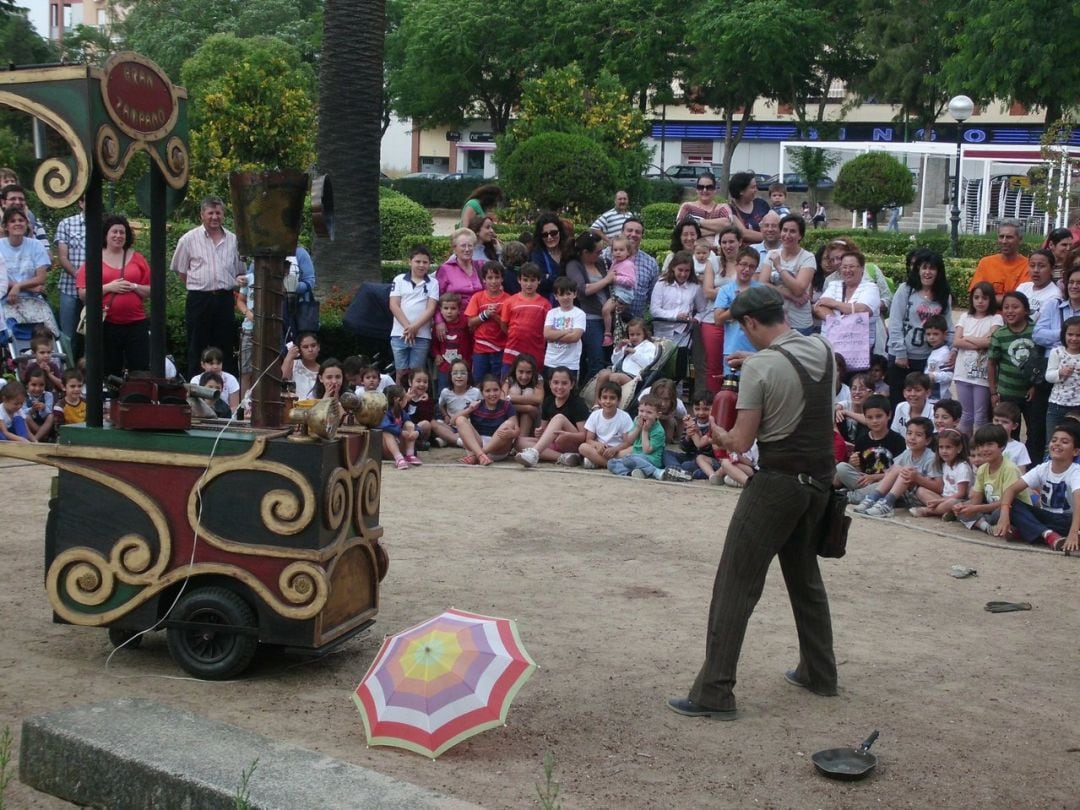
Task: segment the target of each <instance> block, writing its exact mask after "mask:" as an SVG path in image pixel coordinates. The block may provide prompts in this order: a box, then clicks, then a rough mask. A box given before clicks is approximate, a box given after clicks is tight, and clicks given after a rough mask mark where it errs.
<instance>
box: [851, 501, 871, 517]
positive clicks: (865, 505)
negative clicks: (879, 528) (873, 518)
mask: <svg viewBox="0 0 1080 810" xmlns="http://www.w3.org/2000/svg"><path fill="white" fill-rule="evenodd" d="M875 503H877V501H872V500H870V499H869V498H867V499H866V500H863V501H860V502H859V503H858V504H856V506H855V508H854V509H852V510H851V511H852V512H858V513H859V514H860V515H865V514H866V510H867V509H869V508H870V507H871V506H873V505H874V504H875Z"/></svg>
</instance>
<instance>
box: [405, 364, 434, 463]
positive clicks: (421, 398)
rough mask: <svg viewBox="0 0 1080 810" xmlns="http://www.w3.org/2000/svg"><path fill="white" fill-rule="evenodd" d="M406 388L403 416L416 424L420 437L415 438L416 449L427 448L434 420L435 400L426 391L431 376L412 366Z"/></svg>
mask: <svg viewBox="0 0 1080 810" xmlns="http://www.w3.org/2000/svg"><path fill="white" fill-rule="evenodd" d="M407 382H408V386H409V387H408V389H407V391H406V392H405V395H406V397H407V399H408V405H407V406H406V409H405V416H406V418H408V420H409V421H410V422H412V423H413V424H414V425H416V430H417V432H418V433H419V434H420V437H419V438H418V439H417V440H416V449H417V450H427V449H428V441H429V439H430V437H431V425H432V424H433V423H434V422H435V400H434V399H432V398H431V395H430V394H429V393H428V388H429V386H430V385H431V377H430V376H429V375H428V373H427V371H425V370H424V369H422V368H414V369H413V370H412V374H410V375H409V379H408V380H407Z"/></svg>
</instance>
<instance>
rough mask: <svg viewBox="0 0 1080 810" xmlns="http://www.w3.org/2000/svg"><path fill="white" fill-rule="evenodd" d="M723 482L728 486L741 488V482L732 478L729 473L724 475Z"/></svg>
mask: <svg viewBox="0 0 1080 810" xmlns="http://www.w3.org/2000/svg"><path fill="white" fill-rule="evenodd" d="M724 484H725V485H726V486H729V487H735V489H742V484H740V483H739V482H738V481H736V480H735V479H734V478H732V477H731V476H730V475H725V476H724Z"/></svg>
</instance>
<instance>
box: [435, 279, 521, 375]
mask: <svg viewBox="0 0 1080 810" xmlns="http://www.w3.org/2000/svg"><path fill="white" fill-rule="evenodd" d="M480 276H481V278H482V279H483V280H484V289H482V290H481V291H480V292H478V293H473V297H472V298H470V299H469V305H468V306H467V307H466V308H465V318H466V319H467V320H468V322H469V328H470V329H471V330H472V332H473V336H472V338H473V345H472V350H473V351H472V378H473V379H474V380H477V381H479V380H482V379H484V377H485V376H487V375H488V374H494V375H495V376H496V377H498V376H500V375H501V372H502V360H503V349H504V348H505V347H506V324H504V323H503V321H502V319H501V318H500V317H499V312H500V310H501V309H502V303H503V302H504V301H506V300H507V299H509V298H510V294H509V293H507V292H506V291H505V290H504V289H503V266H502V265H501V264H499V263H498V262H487V263H486V264H485V265H484V266H483V268H482V269H481V271H480ZM440 380H441V375H440ZM439 388H440V390H441V389H442V384H441V382H440V385H439Z"/></svg>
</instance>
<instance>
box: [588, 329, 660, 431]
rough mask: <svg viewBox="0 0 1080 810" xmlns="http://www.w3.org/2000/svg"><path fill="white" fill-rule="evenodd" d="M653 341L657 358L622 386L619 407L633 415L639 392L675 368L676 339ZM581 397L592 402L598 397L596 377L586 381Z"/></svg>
mask: <svg viewBox="0 0 1080 810" xmlns="http://www.w3.org/2000/svg"><path fill="white" fill-rule="evenodd" d="M651 341H652V342H653V343H655V344H656V346H657V352H656V359H655V360H653V361H652V362H651V363H650V364H649V365H648V366H647V367H646V368H645V369H644V370H643V371H642V372H641V374H640V375H638V376H637V377H635V378H634V379H632V380H630V382H628V383H626V384H625V385H623V387H622V399H621V401H620V402H619V407H620V408H622V409H623V410H624V411H626V412H627V413H629V414H630V415H631V416H634V415H635V414H636V413H637V399H638V394H639V393H640V392H641V391H642V390H643V389H645V388H648V387H649V386H650V385H652V384H653V382H654V381H655V380H659V379H661V378H663V377H665V376H668V375H670V374H671V373H672V372H673V370H674V364H675V354H676V349H677V348H678V347H677V346H676V345H675V341H673V340H668V339H667V338H651ZM581 397H582V399H584V400H585V401H586V402H590V403H591V402H593V401H594V400H595V399H596V377H593V378H591V379H590V380H589V381H588V382H587V383H585V386H584V388H582V389H581Z"/></svg>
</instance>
